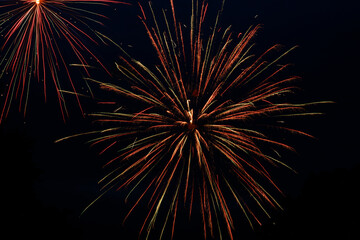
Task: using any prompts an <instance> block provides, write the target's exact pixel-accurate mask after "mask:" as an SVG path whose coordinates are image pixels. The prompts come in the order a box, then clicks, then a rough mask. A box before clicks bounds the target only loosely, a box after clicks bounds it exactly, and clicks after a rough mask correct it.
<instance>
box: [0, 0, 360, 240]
mask: <svg viewBox="0 0 360 240" xmlns="http://www.w3.org/2000/svg"><path fill="white" fill-rule="evenodd" d="M177 1H183V2H184V1H187V0H177ZM177 1H175V3H176V2H177ZM142 2H145V1H142ZM153 2H154V3H155V4H154V5H155V6H159V7H162V6H164V7H166V6H168V5H167V2H168V1H167V0H153ZM209 2H210V4H212V3H214V2H217V1H214V0H209ZM0 4H1V2H0ZM185 5H186V4H184V6H185ZM359 9H360V8H359V4H358V3H357V1H355V0H343V1H333V0H327V1H325V0H318V1H309V0H302V1H300V0H293V1H285V0H227V1H226V5H225V11H224V14H223V16H222V22H221V24H223V26H224V27H226V26H228V25H229V24H231V25H232V26H233V27H232V29H233V30H234V31H244V30H246V29H247V28H248V26H249V25H251V24H258V23H260V24H262V25H263V28H262V30H261V31H260V33H259V34H258V36H257V38H256V42H257V46H259V47H262V48H266V47H269V46H271V45H272V44H274V43H280V44H283V45H284V46H285V47H288V48H290V47H292V46H294V45H299V48H298V49H297V50H296V51H294V52H293V53H292V54H291V56H290V57H289V58H287V60H288V61H290V62H292V63H294V67H293V72H294V73H295V74H297V75H299V76H301V77H302V81H301V86H302V89H303V91H302V92H301V94H300V97H301V98H304V99H306V100H314V101H317V100H331V101H334V102H335V103H334V104H332V105H328V106H326V107H323V108H321V111H323V112H325V113H326V114H325V115H324V116H322V117H316V118H313V119H310V120H304V121H301V122H299V124H301V129H304V130H306V131H307V132H309V133H310V134H312V135H314V136H315V137H316V138H317V139H316V140H310V139H304V138H301V139H300V140H299V142H296V146H295V147H296V148H297V150H298V153H297V154H290V155H289V158H291V161H293V165H292V166H294V167H295V168H296V169H297V171H298V174H293V173H291V172H287V170H286V169H281V170H282V171H281V173H280V171H279V174H278V175H277V176H275V179H277V181H278V183H279V186H280V188H281V189H282V190H283V192H284V193H285V196H284V197H282V198H280V203H282V205H283V206H284V211H277V212H274V215H273V216H274V217H273V218H272V219H269V220H266V219H264V226H263V227H259V228H256V229H255V231H252V230H250V229H249V227H248V225H246V223H245V222H244V221H243V219H241V217H239V222H240V224H239V226H238V229H237V230H236V236H237V237H239V239H244V240H248V239H249V240H250V239H360V233H359V230H358V226H359V224H360V221H359V214H360V207H359V202H360V201H359V200H360V199H359V194H358V189H359V183H360V181H359V178H360V169H359V167H360V164H359V155H358V148H359V147H358V143H359V140H358V134H359V114H358V109H359V105H358V104H359V101H358V96H359V95H358V94H359V93H358V85H359V83H358V82H359V80H360V79H359V72H358V69H359V67H358V66H359V53H360V52H359V42H360V37H359V36H360V21H359V16H360V14H359ZM106 11H107V12H103V13H104V14H105V15H107V16H109V20H104V23H105V27H104V28H103V29H102V30H103V32H106V34H107V35H110V36H111V37H112V38H113V39H114V40H115V41H117V42H119V43H121V44H122V46H124V47H125V48H126V49H127V51H128V52H129V53H131V54H132V55H133V56H134V57H135V58H137V59H139V60H144V61H145V62H146V61H149V62H151V59H152V57H151V53H152V49H151V45H150V43H149V42H148V41H147V38H146V33H145V31H144V29H143V27H142V25H141V24H140V23H139V21H138V19H137V17H136V14H138V11H137V8H136V6H122V5H119V6H117V7H116V11H115V10H114V9H113V8H109V9H108V10H106ZM179 12H180V13H181V14H188V9H185V8H182V7H180V8H179ZM255 16H256V17H255ZM209 18H211V16H209ZM96 27H97V28H99V26H96ZM101 53H103V55H104V56H101V57H102V58H103V59H105V60H104V61H105V62H107V64H109V65H111V64H112V63H113V62H114V61H115V60H116V58H115V55H116V54H113V53H112V52H111V51H109V49H106V48H104V49H103V50H98V54H101ZM142 58H144V59H142ZM34 89H35V91H36V85H35V87H34ZM41 91H42V90H40V91H39V93H34V94H33V92H32V93H31V96H30V98H31V100H30V103H29V104H30V107H29V109H28V112H27V115H26V117H23V116H22V115H21V114H19V113H17V112H16V111H12V112H11V114H10V115H9V117H8V118H7V120H6V121H5V122H4V123H3V124H2V125H0V151H1V157H0V159H1V164H2V167H1V169H2V172H3V174H2V176H3V181H2V183H3V185H4V187H3V188H2V196H3V198H4V199H6V204H3V208H4V210H6V212H7V214H5V217H4V218H5V219H4V220H5V221H7V223H8V227H7V229H8V230H9V231H10V232H11V233H12V234H13V236H15V237H14V238H11V239H20V238H16V236H18V237H20V236H21V237H29V238H30V237H34V238H36V239H106V240H107V239H137V230H138V225H139V224H140V223H141V222H142V219H141V217H143V214H141V212H139V213H137V214H138V217H139V220H138V221H137V219H136V217H135V218H134V219H132V220H130V221H129V222H128V223H126V224H125V225H124V226H122V224H121V223H122V217H123V216H124V209H126V206H125V205H124V203H123V195H122V193H121V192H120V193H110V194H108V195H107V196H106V197H104V198H103V199H102V200H100V201H99V202H98V203H97V204H96V205H95V206H93V207H92V208H91V209H90V210H89V211H88V212H87V213H86V214H85V215H83V216H81V217H79V215H80V213H81V211H82V210H83V208H84V207H85V206H86V205H87V204H88V203H89V202H91V201H92V200H93V199H94V198H95V197H96V196H97V194H98V191H99V186H98V185H97V180H98V179H100V178H101V177H102V176H103V174H104V173H105V171H104V170H103V169H102V168H101V166H102V164H103V163H104V162H105V161H106V160H107V159H105V158H101V157H100V158H99V157H98V156H97V151H96V149H91V148H89V147H88V145H85V144H84V143H83V141H82V140H81V141H79V140H70V141H67V142H61V143H57V144H55V143H54V141H55V140H56V139H59V138H61V137H64V136H68V135H71V134H74V133H77V132H82V131H87V130H89V129H90V128H91V121H90V120H89V119H87V118H82V117H81V114H80V113H79V111H78V110H77V109H76V107H73V108H72V107H70V112H71V116H70V118H69V119H68V120H67V122H66V123H64V122H63V121H62V119H61V115H60V111H59V109H58V105H57V103H56V101H55V100H54V99H51V97H50V99H49V101H48V102H47V103H44V102H43V99H42V93H41ZM84 105H85V106H86V108H87V109H88V110H91V108H92V107H94V106H95V107H96V104H95V105H94V104H92V103H91V101H87V100H84ZM276 173H278V171H276ZM136 216H137V215H136ZM181 221H183V222H181ZM198 229H199V225H197V224H196V221H195V220H193V221H191V223H190V224H186V218H185V219H181V218H180V220H179V226H178V229H177V232H176V234H175V235H176V236H175V239H184V238H185V237H186V238H187V239H199V237H201V230H198ZM200 229H201V228H200ZM240 237H241V238H240ZM154 239H156V238H154Z"/></svg>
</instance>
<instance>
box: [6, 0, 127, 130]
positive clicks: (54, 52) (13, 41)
mask: <svg viewBox="0 0 360 240" xmlns="http://www.w3.org/2000/svg"><path fill="white" fill-rule="evenodd" d="M110 3H123V2H121V1H117V0H20V1H7V0H6V1H3V0H2V1H1V6H0V33H1V34H2V35H3V37H4V42H3V43H2V46H1V49H0V54H1V58H0V66H1V68H2V70H1V72H0V79H1V80H2V81H4V74H5V73H8V74H9V75H10V82H9V83H8V84H7V86H8V89H7V91H6V94H5V96H4V99H2V100H1V102H0V105H1V106H2V109H1V113H0V123H1V122H2V120H3V119H4V118H6V116H7V114H8V112H9V109H10V107H11V102H12V101H13V99H18V101H19V110H20V111H23V112H24V114H25V113H26V108H27V104H28V96H29V91H30V82H31V79H32V78H35V79H37V80H38V81H42V82H43V89H44V97H45V100H46V98H47V96H46V95H47V94H46V93H47V91H46V89H47V85H48V84H49V81H48V79H49V80H50V82H52V84H53V85H54V86H55V89H56V94H57V98H58V102H59V105H60V109H61V112H62V116H63V118H64V117H65V116H66V115H67V114H68V113H67V108H66V104H65V100H64V96H63V91H62V90H63V89H62V88H63V85H65V83H64V80H61V78H67V79H68V80H69V81H68V85H69V86H70V87H71V92H73V93H74V94H75V96H76V98H77V101H78V104H79V106H80V108H81V105H80V101H79V98H78V95H77V90H76V88H75V85H76V84H75V83H74V81H73V80H72V78H71V76H70V71H69V68H68V66H69V63H68V62H66V58H65V57H64V54H63V53H64V50H65V51H66V52H67V53H69V54H70V53H71V54H73V56H75V58H76V59H77V60H78V61H79V65H81V66H83V68H84V70H85V71H86V73H87V74H88V70H87V68H86V66H87V65H88V64H89V63H88V60H87V57H90V58H93V59H94V60H95V62H96V63H97V64H100V65H101V66H102V67H103V68H104V69H105V70H106V68H105V67H104V66H103V65H102V63H101V62H100V61H99V59H98V58H97V57H96V56H95V55H94V53H93V52H92V51H91V49H90V48H89V45H88V44H89V43H91V44H95V45H97V44H98V39H97V33H96V32H95V31H93V30H92V29H91V28H90V27H89V25H88V23H89V22H96V23H98V24H101V22H99V19H103V18H105V16H103V15H101V14H98V13H95V12H92V11H89V10H86V8H82V7H80V6H81V5H90V4H96V5H108V4H110ZM64 44H65V45H66V47H65V45H64ZM62 45H64V46H62ZM60 72H62V77H61V78H60V77H59V74H60ZM81 111H82V110H81Z"/></svg>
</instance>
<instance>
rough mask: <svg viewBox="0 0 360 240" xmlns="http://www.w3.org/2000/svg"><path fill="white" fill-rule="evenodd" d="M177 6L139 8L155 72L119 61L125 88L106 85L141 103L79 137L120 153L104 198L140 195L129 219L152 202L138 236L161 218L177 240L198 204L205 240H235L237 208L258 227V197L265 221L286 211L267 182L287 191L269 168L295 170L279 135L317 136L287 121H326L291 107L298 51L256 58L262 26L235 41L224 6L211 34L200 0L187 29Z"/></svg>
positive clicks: (105, 115)
mask: <svg viewBox="0 0 360 240" xmlns="http://www.w3.org/2000/svg"><path fill="white" fill-rule="evenodd" d="M223 4H224V3H222V7H223ZM170 6H171V11H166V10H163V11H162V12H161V14H162V15H163V17H161V20H159V15H161V14H159V13H155V11H154V9H153V7H152V5H151V3H149V8H148V11H146V8H145V7H143V6H141V5H140V10H141V14H140V16H139V18H140V20H141V21H142V23H143V24H144V26H145V29H146V32H147V35H148V37H149V39H150V41H151V43H152V45H153V47H154V49H155V52H156V56H157V59H158V65H157V66H155V67H153V68H148V67H146V66H145V65H144V64H143V63H141V62H139V61H137V60H135V59H133V58H130V57H129V56H127V57H121V60H120V62H118V63H117V64H116V66H117V68H118V69H119V71H120V73H121V79H120V81H121V82H122V84H112V83H100V82H98V83H99V84H100V85H101V87H102V88H103V89H106V90H109V91H112V92H115V93H119V94H121V95H124V96H126V97H128V98H129V99H131V100H132V101H133V102H134V103H135V102H136V103H138V106H136V107H135V106H134V104H132V105H130V106H127V109H126V110H123V111H120V110H119V109H118V110H117V111H114V112H101V113H97V114H92V116H94V117H95V118H96V121H98V122H101V123H102V126H108V128H105V129H101V130H99V131H92V132H89V133H83V134H78V135H75V136H79V135H84V134H99V136H98V137H96V138H94V139H92V140H91V141H90V143H91V144H93V145H95V144H98V145H100V144H104V145H103V147H104V149H103V150H102V151H101V153H104V152H105V151H110V149H118V151H117V152H118V153H117V155H116V156H115V157H114V158H113V159H112V160H110V161H109V162H108V163H107V164H106V166H112V167H113V168H114V170H113V171H111V172H110V173H109V174H107V175H106V176H105V177H104V178H103V179H102V180H101V181H100V183H101V184H103V187H102V190H103V194H105V193H106V192H107V191H109V190H110V189H123V188H128V189H129V194H128V196H127V198H126V199H127V200H128V199H129V198H130V197H131V196H132V195H137V196H136V198H135V199H136V201H135V203H134V204H133V206H132V208H131V209H130V211H129V213H128V214H127V215H126V217H125V219H126V218H128V217H129V216H130V215H131V212H133V210H134V208H135V207H136V206H138V205H139V203H140V202H141V200H144V199H146V200H145V201H147V202H148V206H149V211H148V214H147V216H146V218H145V220H144V224H143V226H142V228H141V231H140V234H143V233H144V232H145V233H146V238H148V237H149V235H150V231H151V229H153V228H154V226H155V223H156V222H157V221H160V219H162V220H163V222H162V223H158V224H159V226H161V227H160V238H162V237H163V235H164V233H165V229H166V227H167V226H168V227H169V228H170V229H171V234H172V235H173V234H174V228H175V222H176V216H177V214H178V212H179V208H180V207H181V208H182V207H185V208H187V210H188V213H189V216H190V215H191V214H192V212H193V211H194V209H195V208H194V207H193V205H197V206H198V209H200V213H201V216H202V222H203V232H204V237H205V239H207V238H208V237H209V235H211V236H212V237H214V236H218V237H220V239H221V238H222V237H223V234H224V233H227V235H228V236H229V237H230V238H231V239H233V230H234V221H233V217H232V214H231V211H230V205H229V202H233V203H236V204H237V205H238V206H239V208H240V209H241V210H242V212H243V214H244V216H245V217H246V219H247V220H248V222H249V223H250V225H251V226H253V225H254V224H260V219H259V217H257V216H256V214H255V212H254V211H253V210H252V209H251V208H250V205H249V204H248V203H247V201H245V200H248V201H249V200H250V199H252V200H253V202H254V203H255V205H257V206H258V207H259V209H260V210H261V211H262V212H263V213H265V215H269V213H268V210H267V208H269V207H270V208H281V207H280V205H279V204H278V202H277V201H276V200H275V198H274V197H273V196H272V195H271V194H270V193H269V192H270V191H268V190H266V189H265V185H264V184H261V183H260V181H261V182H266V186H267V188H268V187H270V188H271V186H272V188H274V189H275V190H276V191H280V190H279V188H278V187H277V186H276V184H275V182H274V181H273V180H272V178H271V176H270V173H269V172H268V171H267V167H268V165H276V166H278V165H282V166H285V167H287V168H290V167H289V166H288V165H287V164H286V163H284V162H282V161H281V159H280V158H281V157H280V154H279V152H281V150H283V149H287V150H290V151H293V148H292V147H291V146H289V145H288V144H286V143H284V142H281V141H279V140H278V139H280V138H279V137H276V134H275V136H274V132H278V133H279V132H281V133H282V134H283V133H284V132H287V133H291V134H299V135H303V136H310V135H308V134H306V133H304V132H302V131H298V130H295V129H291V128H288V127H285V126H284V125H282V124H281V123H282V122H283V120H284V119H286V118H288V117H295V116H298V115H314V114H318V113H314V112H312V113H309V112H307V111H306V107H307V106H308V105H311V104H316V103H307V104H294V103H289V102H287V100H286V99H287V98H286V97H285V96H287V95H288V94H291V93H293V92H294V89H296V87H295V86H294V84H293V82H294V81H295V80H297V79H298V77H294V76H291V77H284V75H285V74H284V73H283V72H284V69H286V68H287V67H288V66H289V65H280V64H279V61H280V59H281V58H283V57H284V56H285V55H287V54H288V53H289V52H290V51H291V50H292V49H293V48H291V49H289V50H288V51H284V52H283V53H281V54H279V55H278V56H277V57H275V58H273V59H272V60H270V61H269V59H271V56H272V55H273V54H272V53H273V52H274V51H276V50H277V49H278V48H279V46H278V45H276V46H273V47H271V48H269V49H268V50H267V51H265V52H264V53H263V54H262V55H261V56H259V57H255V56H253V55H251V54H250V52H251V50H252V48H253V46H254V44H253V38H254V36H255V34H256V33H257V31H258V29H259V26H255V27H251V28H249V29H248V31H246V32H245V33H243V34H234V33H233V32H232V31H230V27H229V28H227V29H223V30H221V28H220V26H219V16H220V13H221V12H222V9H221V10H220V11H219V12H218V14H217V17H216V19H215V24H214V26H213V27H212V28H209V29H210V30H207V31H204V25H205V19H206V18H205V16H206V13H207V10H208V4H207V2H206V1H192V13H191V20H190V24H189V25H188V26H187V25H185V24H182V23H180V22H179V21H178V19H177V15H176V11H175V7H174V1H173V0H170ZM147 12H148V14H147ZM206 32H208V33H206ZM94 81H95V80H94ZM120 104H121V103H120ZM275 130H278V131H275ZM71 137H73V136H71ZM67 138H69V137H66V138H64V139H67ZM64 139H61V140H64ZM59 141H60V140H59ZM125 142H128V144H125V145H124V143H125ZM290 169H291V168H290ZM269 185H270V186H269ZM136 189H139V190H138V191H136ZM139 192H141V194H139ZM103 194H102V195H103ZM102 195H100V196H99V198H100V197H101V196H102ZM96 200H97V199H96ZM96 200H95V201H96ZM95 201H94V202H95ZM94 202H93V203H94ZM93 203H91V204H90V205H89V206H91V205H92V204H93ZM160 212H161V213H164V212H165V214H161V213H160ZM169 225H170V226H169Z"/></svg>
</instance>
